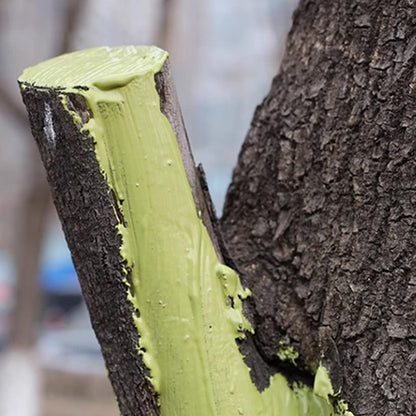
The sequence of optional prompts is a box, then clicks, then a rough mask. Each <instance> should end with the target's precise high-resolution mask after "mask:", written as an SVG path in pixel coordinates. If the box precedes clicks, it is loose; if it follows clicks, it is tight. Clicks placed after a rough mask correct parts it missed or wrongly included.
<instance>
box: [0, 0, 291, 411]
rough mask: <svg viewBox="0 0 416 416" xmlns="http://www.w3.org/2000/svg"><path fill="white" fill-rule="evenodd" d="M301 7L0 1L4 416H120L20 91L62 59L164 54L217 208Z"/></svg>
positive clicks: (284, 1) (280, 1) (160, 0)
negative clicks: (35, 70)
mask: <svg viewBox="0 0 416 416" xmlns="http://www.w3.org/2000/svg"><path fill="white" fill-rule="evenodd" d="M295 5H296V0H256V1H253V0H228V1H223V0H205V1H200V2H197V1H193V0H0V125H1V134H0V149H1V151H0V416H9V415H10V416H11V415H13V416H32V415H33V416H35V415H36V416H38V415H54V416H61V415H62V416H63V415H68V416H69V415H80V414H85V415H98V414H99V415H101V416H106V415H116V414H118V412H117V408H116V405H115V401H114V399H113V397H112V394H111V387H110V386H109V384H108V382H107V380H106V377H105V368H104V364H103V362H102V359H101V355H100V352H99V347H98V345H97V343H96V340H95V336H94V334H93V333H92V330H91V327H90V324H89V319H88V314H87V312H86V309H85V305H84V304H83V301H82V297H81V294H80V289H79V285H78V282H77V279H76V274H75V271H74V269H73V266H72V262H71V259H70V255H69V252H68V250H67V247H66V243H65V240H64V237H63V234H62V231H61V228H60V225H59V221H58V219H57V217H56V214H55V211H54V208H53V205H52V203H51V200H50V196H49V192H48V188H47V185H46V182H45V178H44V176H45V175H44V171H43V168H42V166H41V164H40V161H39V157H38V154H37V150H36V149H35V147H34V144H33V139H32V137H31V135H30V131H29V127H28V122H27V116H26V114H25V112H24V109H23V105H22V103H21V99H20V96H19V92H18V88H17V83H16V79H17V77H18V76H19V75H20V73H21V72H22V70H23V69H24V68H25V67H27V66H31V65H34V64H36V63H38V62H40V61H42V60H45V59H47V58H50V57H52V56H55V55H57V54H61V53H65V52H69V51H72V50H77V49H83V48H89V47H94V46H102V45H107V46H116V45H126V44H134V45H140V44H156V45H158V46H160V47H162V48H164V49H166V50H168V51H169V52H170V56H171V62H172V67H173V75H174V79H175V82H176V87H177V91H178V96H179V100H180V103H181V106H182V111H183V115H184V119H185V124H186V126H187V130H188V135H189V138H190V142H191V146H192V148H193V151H194V156H195V160H196V161H197V162H201V163H202V164H203V166H204V168H205V171H206V174H207V178H208V183H209V187H210V190H211V194H212V197H213V200H214V203H215V205H216V207H217V212H218V213H219V214H220V213H221V207H222V203H223V200H224V195H225V192H226V189H227V186H228V184H229V182H230V179H231V174H232V168H233V166H234V164H235V162H236V160H237V156H238V151H239V148H240V146H241V143H242V141H243V139H244V136H245V134H246V132H247V130H248V128H249V125H250V120H251V117H252V114H253V112H254V109H255V106H256V104H258V103H259V102H260V101H261V100H262V98H263V97H264V96H265V95H266V93H267V92H268V89H269V87H270V83H271V80H272V77H273V76H274V75H275V74H276V72H277V70H278V64H279V61H280V58H281V55H282V51H283V45H284V40H285V37H286V33H287V30H288V28H289V26H290V22H291V14H292V11H293V9H294V7H295Z"/></svg>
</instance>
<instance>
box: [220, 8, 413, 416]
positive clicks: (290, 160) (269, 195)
mask: <svg viewBox="0 0 416 416" xmlns="http://www.w3.org/2000/svg"><path fill="white" fill-rule="evenodd" d="M415 23H416V7H415V4H414V2H413V1H410V0H408V1H389V2H379V1H373V0H368V1H358V2H356V1H345V0H343V1H341V0H333V1H311V0H303V1H301V3H300V6H299V7H298V9H297V11H296V12H295V15H294V22H293V28H292V30H291V32H290V34H289V37H288V41H287V51H286V55H285V57H284V60H283V63H282V66H281V70H280V73H279V74H278V75H277V76H276V78H275V79H274V80H273V84H272V87H271V90H270V93H269V95H268V96H267V97H266V99H265V100H264V101H263V103H262V104H261V105H260V106H259V107H258V108H257V110H256V113H255V116H254V119H253V122H252V126H251V129H250V131H249V133H248V136H247V138H246V141H245V143H244V145H243V148H242V150H241V153H240V156H239V161H238V164H237V167H236V168H235V171H234V176H233V181H232V185H231V186H230V188H229V191H228V195H227V199H226V204H225V209H224V215H223V218H222V229H223V232H224V237H225V240H226V241H227V243H228V248H229V250H230V252H231V254H232V256H233V258H234V260H235V261H236V263H237V264H238V266H239V268H240V271H241V272H242V273H243V282H244V284H246V285H247V286H248V287H250V288H251V289H252V292H253V297H252V304H253V305H252V306H253V309H254V323H255V327H256V333H255V335H254V340H255V344H256V346H257V349H258V351H259V352H260V353H261V355H262V356H263V357H264V359H265V361H266V362H267V363H270V364H276V363H277V364H278V359H277V357H276V350H277V349H278V347H279V345H280V344H279V343H280V342H282V341H283V342H284V343H286V342H288V343H290V344H291V345H293V346H295V347H296V349H297V350H298V351H299V352H300V353H301V355H302V357H303V358H304V359H305V360H306V361H309V362H311V361H312V362H316V360H318V359H319V357H320V355H321V353H322V352H323V353H324V362H325V364H326V366H327V367H328V368H329V369H330V373H331V379H332V381H333V382H334V384H335V388H336V390H337V389H341V391H342V395H343V397H344V398H345V399H346V401H347V402H348V403H349V405H350V408H351V410H352V411H353V412H354V414H355V415H374V416H375V415H389V416H393V415H397V416H399V415H400V416H404V415H408V416H411V415H414V414H415V413H416V389H415V385H416V314H415V296H416V274H415V271H414V270H415V266H416V258H415V254H414V253H415V249H416V228H415V227H416V225H415V224H416V223H415V220H416V215H415V210H414V203H415V200H416V188H415V186H414V184H415V183H416V162H415V154H416V141H415V133H416V131H415V126H414V123H413V119H414V117H415V115H416V100H415V86H416V73H415V71H414V68H415V64H416V55H415V53H416V37H415V34H414V26H415Z"/></svg>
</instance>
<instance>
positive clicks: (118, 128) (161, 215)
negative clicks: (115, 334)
mask: <svg viewBox="0 0 416 416" xmlns="http://www.w3.org/2000/svg"><path fill="white" fill-rule="evenodd" d="M167 56H168V55H167V53H166V52H164V51H162V50H160V49H157V48H154V47H120V48H96V49H90V50H86V51H80V52H75V53H72V54H67V55H63V56H60V57H57V58H54V59H52V60H49V61H46V62H43V63H41V64H39V65H37V66H35V67H32V68H29V69H27V70H26V71H25V72H24V73H23V75H22V76H21V78H20V81H21V82H22V83H24V84H25V83H26V84H30V85H31V86H34V87H42V88H43V87H52V88H58V89H60V90H61V92H62V105H63V106H65V105H66V94H68V93H70V94H79V95H82V96H83V97H85V99H86V101H87V104H88V106H89V109H90V111H91V114H92V117H91V118H90V120H89V121H88V122H87V123H86V124H84V125H83V126H82V127H81V126H80V128H81V129H82V131H85V132H88V134H89V135H90V136H91V137H92V138H93V140H94V143H95V149H96V156H97V159H98V162H99V165H100V167H101V170H102V174H103V177H104V178H105V180H106V181H107V183H108V185H109V187H110V188H111V189H112V190H113V191H114V193H115V195H116V197H117V199H118V201H117V204H118V207H115V208H114V209H115V211H121V212H122V214H123V218H124V220H123V221H122V220H120V223H119V225H118V232H119V233H120V234H121V236H122V241H123V243H122V246H121V247H120V253H121V255H122V257H123V258H124V259H125V266H124V267H125V272H126V286H129V283H128V279H127V273H129V274H130V277H131V279H129V280H130V281H131V282H132V283H131V285H132V287H128V288H127V287H126V296H127V297H128V299H129V301H130V302H132V303H133V305H134V308H135V309H137V310H138V311H139V314H140V315H139V316H136V315H135V316H133V317H132V319H134V321H135V324H136V327H137V330H138V332H139V334H140V346H138V350H139V353H140V354H142V356H143V361H144V363H145V364H146V366H147V367H148V368H149V370H150V374H151V382H152V384H153V386H154V388H155V390H156V391H157V392H158V393H159V395H160V399H159V400H160V408H161V415H163V416H193V415H201V416H214V415H215V416H233V415H240V416H241V415H246V416H253V415H256V416H278V415H280V416H326V415H328V416H329V415H336V414H341V413H338V412H337V411H336V410H335V409H334V407H333V406H332V404H331V401H330V400H328V395H327V393H332V391H331V389H329V388H327V389H326V390H325V388H323V387H322V386H323V384H325V383H321V382H319V380H318V381H317V382H316V386H317V387H316V388H315V389H311V388H309V387H306V386H302V385H294V386H291V387H290V386H289V385H288V383H287V381H286V380H285V378H284V377H283V376H282V375H281V374H276V375H275V376H273V377H272V378H271V380H270V386H269V387H268V388H267V389H265V390H264V391H263V392H259V391H258V390H257V388H256V387H255V385H254V384H253V383H252V381H251V379H250V370H249V368H248V367H247V366H246V365H245V363H244V361H243V357H242V355H241V354H240V352H239V350H238V347H237V344H236V338H244V333H245V331H253V329H252V327H251V325H250V323H249V322H248V321H247V319H246V318H245V317H244V315H243V312H242V300H243V299H244V298H246V297H247V296H249V294H250V292H249V291H248V290H247V289H243V288H242V286H241V283H240V280H239V277H238V276H237V274H236V273H235V271H233V270H231V269H230V268H228V267H227V266H225V265H223V264H220V262H219V261H218V258H217V255H216V253H215V250H214V247H213V245H212V242H211V240H210V237H209V235H208V232H207V230H206V228H205V226H204V224H203V223H202V221H201V218H200V217H199V215H198V213H197V211H196V208H195V204H194V200H193V196H192V191H191V188H190V185H189V183H188V179H187V176H186V172H185V169H184V165H183V161H182V156H181V153H180V150H179V148H178V145H177V141H176V138H175V135H174V133H173V131H172V128H171V126H170V124H169V122H168V120H167V119H166V117H165V116H164V115H163V114H162V113H161V111H160V103H159V96H158V94H157V91H156V88H155V81H154V76H155V74H156V73H157V72H159V71H160V69H161V67H162V66H163V64H164V62H165V60H166V58H167ZM79 87H82V88H79ZM67 110H68V111H69V112H70V110H69V109H67ZM45 111H46V109H45ZM49 111H50V109H49ZM73 119H74V123H77V124H80V118H79V116H78V115H77V114H75V113H73ZM52 128H53V126H52ZM56 140H59V138H56ZM230 298H231V299H232V301H231V300H230ZM328 380H329V379H328ZM324 387H325V386H324ZM326 387H327V386H326ZM126 388H130V387H129V386H126ZM344 410H345V409H344ZM343 412H344V411H343Z"/></svg>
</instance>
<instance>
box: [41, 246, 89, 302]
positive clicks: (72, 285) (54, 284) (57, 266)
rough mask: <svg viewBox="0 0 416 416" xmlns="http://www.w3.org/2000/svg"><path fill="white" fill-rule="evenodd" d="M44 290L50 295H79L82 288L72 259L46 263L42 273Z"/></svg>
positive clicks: (66, 257)
mask: <svg viewBox="0 0 416 416" xmlns="http://www.w3.org/2000/svg"><path fill="white" fill-rule="evenodd" d="M40 282H41V286H42V290H43V291H44V292H46V293H48V294H78V293H81V288H80V285H79V282H78V277H77V273H76V271H75V268H74V265H73V264H72V260H71V257H70V256H69V253H68V256H65V257H64V258H62V261H61V262H58V263H56V262H54V263H45V264H44V265H43V266H42V268H41V272H40Z"/></svg>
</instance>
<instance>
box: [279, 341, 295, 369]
mask: <svg viewBox="0 0 416 416" xmlns="http://www.w3.org/2000/svg"><path fill="white" fill-rule="evenodd" d="M277 356H278V357H279V359H280V360H282V361H290V362H291V363H292V364H293V365H296V360H297V359H298V358H299V353H298V352H297V351H295V350H294V348H293V347H292V346H290V345H287V344H285V343H284V342H283V341H280V344H279V349H278V351H277Z"/></svg>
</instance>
